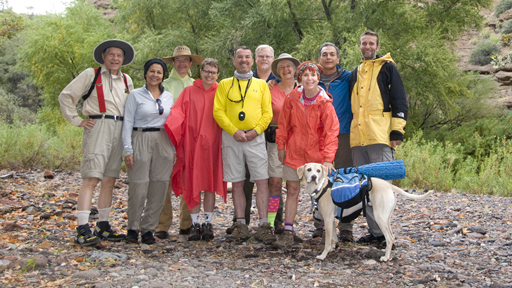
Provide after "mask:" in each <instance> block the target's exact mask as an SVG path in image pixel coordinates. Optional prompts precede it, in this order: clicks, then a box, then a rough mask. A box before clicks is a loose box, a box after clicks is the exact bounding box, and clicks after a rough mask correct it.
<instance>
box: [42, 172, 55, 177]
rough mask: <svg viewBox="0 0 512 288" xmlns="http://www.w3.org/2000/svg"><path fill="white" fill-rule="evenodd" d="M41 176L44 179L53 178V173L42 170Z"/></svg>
mask: <svg viewBox="0 0 512 288" xmlns="http://www.w3.org/2000/svg"><path fill="white" fill-rule="evenodd" d="M43 177H44V179H53V178H55V175H54V174H53V173H52V171H44V174H43Z"/></svg>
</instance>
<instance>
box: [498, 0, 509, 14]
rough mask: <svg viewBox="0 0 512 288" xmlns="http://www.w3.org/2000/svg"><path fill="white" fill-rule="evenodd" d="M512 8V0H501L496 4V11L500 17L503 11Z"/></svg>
mask: <svg viewBox="0 0 512 288" xmlns="http://www.w3.org/2000/svg"><path fill="white" fill-rule="evenodd" d="M510 8H512V0H501V1H500V3H499V4H498V5H496V8H495V9H496V10H495V11H494V13H495V15H496V17H500V15H501V14H503V12H505V11H507V10H509V9H510Z"/></svg>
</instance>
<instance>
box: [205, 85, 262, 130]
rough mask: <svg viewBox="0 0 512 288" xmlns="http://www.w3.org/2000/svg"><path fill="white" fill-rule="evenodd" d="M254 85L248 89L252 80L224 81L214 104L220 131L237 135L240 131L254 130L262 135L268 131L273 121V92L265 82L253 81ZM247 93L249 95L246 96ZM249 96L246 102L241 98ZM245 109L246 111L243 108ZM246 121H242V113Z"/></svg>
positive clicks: (214, 114)
mask: <svg viewBox="0 0 512 288" xmlns="http://www.w3.org/2000/svg"><path fill="white" fill-rule="evenodd" d="M250 81H251V85H250V86H249V88H248V89H246V87H247V85H248V83H249V80H240V81H238V79H236V78H234V77H231V78H226V79H224V80H222V81H220V83H219V86H218V87H217V92H216V93H215V101H214V103H213V118H215V120H216V121H217V123H218V124H219V126H220V128H222V129H224V130H225V131H226V132H228V133H229V134H231V135H233V134H235V132H236V131H237V130H250V129H254V130H256V132H257V133H258V134H260V133H262V132H263V131H265V129H267V127H268V124H269V123H270V120H272V102H271V100H270V90H269V89H268V85H267V83H266V82H265V81H263V80H261V79H258V78H254V77H252V78H251V79H250ZM246 91H247V92H246ZM241 93H243V94H244V95H245V100H244V101H243V102H242V101H241V98H242V96H241V95H240V94H241ZM242 106H243V107H242ZM241 111H243V112H244V113H245V119H244V120H242V121H240V119H239V115H240V112H241Z"/></svg>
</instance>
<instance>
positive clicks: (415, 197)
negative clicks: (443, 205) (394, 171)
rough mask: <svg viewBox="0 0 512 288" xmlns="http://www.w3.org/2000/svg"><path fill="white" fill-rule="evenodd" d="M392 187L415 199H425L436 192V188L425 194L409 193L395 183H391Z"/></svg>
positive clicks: (397, 191) (395, 190)
mask: <svg viewBox="0 0 512 288" xmlns="http://www.w3.org/2000/svg"><path fill="white" fill-rule="evenodd" d="M391 189H393V191H394V192H396V193H399V194H402V195H404V196H405V197H407V198H410V199H413V200H423V199H425V198H427V197H429V196H430V195H432V193H434V190H430V191H428V192H427V193H425V194H423V195H415V194H411V193H407V192H405V191H404V190H402V189H400V188H399V187H396V186H395V185H391Z"/></svg>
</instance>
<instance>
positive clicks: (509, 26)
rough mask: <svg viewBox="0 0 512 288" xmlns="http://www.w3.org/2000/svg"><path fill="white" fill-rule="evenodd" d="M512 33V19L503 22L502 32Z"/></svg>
mask: <svg viewBox="0 0 512 288" xmlns="http://www.w3.org/2000/svg"><path fill="white" fill-rule="evenodd" d="M510 33H512V19H510V20H508V21H507V22H505V24H503V26H502V28H501V34H510Z"/></svg>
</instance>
